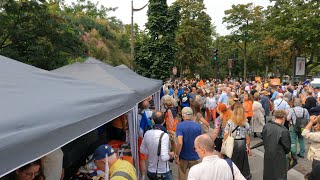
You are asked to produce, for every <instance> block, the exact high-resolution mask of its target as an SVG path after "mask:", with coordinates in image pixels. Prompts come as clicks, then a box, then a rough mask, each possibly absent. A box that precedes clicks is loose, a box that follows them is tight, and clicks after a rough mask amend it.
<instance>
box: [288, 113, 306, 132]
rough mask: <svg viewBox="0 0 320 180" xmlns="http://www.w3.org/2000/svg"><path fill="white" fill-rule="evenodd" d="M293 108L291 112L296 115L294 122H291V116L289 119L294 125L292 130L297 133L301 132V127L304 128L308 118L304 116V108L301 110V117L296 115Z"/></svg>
mask: <svg viewBox="0 0 320 180" xmlns="http://www.w3.org/2000/svg"><path fill="white" fill-rule="evenodd" d="M292 110H293V113H294V115H295V116H296V124H293V120H292V118H291V121H292V125H293V127H294V131H295V132H296V133H297V134H301V132H302V131H301V129H302V128H305V127H306V125H307V124H308V120H307V118H305V117H304V112H305V110H304V109H303V112H302V117H298V116H297V114H296V111H295V110H294V108H292Z"/></svg>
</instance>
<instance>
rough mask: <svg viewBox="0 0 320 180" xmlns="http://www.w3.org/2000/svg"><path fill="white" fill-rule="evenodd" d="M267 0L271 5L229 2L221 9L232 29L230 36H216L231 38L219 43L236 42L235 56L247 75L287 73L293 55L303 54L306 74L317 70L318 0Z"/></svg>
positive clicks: (319, 40)
mask: <svg viewBox="0 0 320 180" xmlns="http://www.w3.org/2000/svg"><path fill="white" fill-rule="evenodd" d="M271 2H272V3H273V5H271V6H269V7H268V8H267V9H262V7H260V6H254V5H253V4H252V3H249V4H238V5H233V6H232V8H231V9H230V10H227V11H225V17H224V18H223V20H224V22H225V23H227V25H228V29H230V30H232V33H231V37H229V36H224V37H219V38H218V39H217V40H216V41H218V40H219V39H220V41H221V39H226V40H227V39H230V38H231V41H225V42H226V44H223V46H227V47H229V46H231V45H232V44H235V45H236V46H237V49H239V51H240V52H241V53H240V54H239V56H238V57H237V58H238V59H236V60H237V61H240V60H241V61H243V62H244V64H243V66H244V67H243V68H241V69H242V70H243V71H244V72H245V71H248V74H249V75H250V76H254V75H258V76H263V75H264V76H267V75H268V74H269V73H271V74H272V75H275V76H280V77H281V76H283V75H285V74H286V75H291V74H292V71H293V60H294V58H295V57H296V56H305V57H307V66H308V68H307V71H306V72H307V74H308V73H309V72H310V74H317V67H318V66H319V65H320V64H319V63H320V55H319V52H320V51H319V48H320V38H319V35H320V26H319V22H320V16H319V13H320V11H319V10H320V2H319V1H316V0H308V1H306V0H271ZM215 43H216V42H215ZM220 49H221V48H220ZM227 51H228V53H232V52H231V50H227ZM220 54H221V51H220ZM246 62H248V63H246ZM246 64H248V67H247V66H246ZM222 65H223V66H227V64H222ZM234 74H237V73H234ZM245 76H247V75H245Z"/></svg>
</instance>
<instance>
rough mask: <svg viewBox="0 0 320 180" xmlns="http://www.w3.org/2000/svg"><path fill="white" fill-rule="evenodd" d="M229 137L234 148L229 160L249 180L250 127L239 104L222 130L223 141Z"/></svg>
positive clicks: (237, 103)
mask: <svg viewBox="0 0 320 180" xmlns="http://www.w3.org/2000/svg"><path fill="white" fill-rule="evenodd" d="M229 135H231V136H232V137H233V138H234V147H233V154H232V157H231V160H232V161H233V162H234V164H236V165H237V167H238V168H239V170H240V171H241V174H242V175H243V176H244V177H245V178H246V179H251V177H252V175H251V173H250V167H249V159H248V155H250V156H251V155H252V154H251V150H250V125H249V123H248V122H247V119H246V116H245V111H244V108H243V107H242V105H241V103H239V102H236V103H235V105H234V109H233V112H232V114H231V119H230V120H228V122H227V124H226V127H225V129H224V140H226V139H227V138H228V136H229Z"/></svg>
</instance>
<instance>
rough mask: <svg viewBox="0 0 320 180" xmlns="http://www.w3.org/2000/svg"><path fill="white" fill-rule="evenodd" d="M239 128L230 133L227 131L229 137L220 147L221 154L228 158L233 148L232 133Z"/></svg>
mask: <svg viewBox="0 0 320 180" xmlns="http://www.w3.org/2000/svg"><path fill="white" fill-rule="evenodd" d="M238 127H239V126H237V127H236V128H235V129H234V130H232V131H231V132H230V131H229V136H228V137H227V139H226V140H224V141H223V142H222V147H221V153H222V154H224V155H226V156H228V157H229V158H231V157H232V154H233V147H234V138H233V137H232V133H233V132H234V131H235V130H237V129H238Z"/></svg>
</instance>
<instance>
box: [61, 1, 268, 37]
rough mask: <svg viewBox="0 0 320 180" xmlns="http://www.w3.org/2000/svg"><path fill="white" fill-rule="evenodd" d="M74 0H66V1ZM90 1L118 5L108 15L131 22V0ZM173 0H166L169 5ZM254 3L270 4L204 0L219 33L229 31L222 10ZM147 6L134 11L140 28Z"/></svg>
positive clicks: (264, 3) (137, 5) (136, 3)
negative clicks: (234, 5)
mask: <svg viewBox="0 0 320 180" xmlns="http://www.w3.org/2000/svg"><path fill="white" fill-rule="evenodd" d="M68 1H69V2H70V1H75V0H67V2H68ZM91 1H92V2H100V4H102V5H104V6H106V7H118V9H117V10H116V11H115V12H112V13H109V15H110V16H116V17H117V18H118V19H120V20H121V21H122V22H123V23H125V24H130V23H131V0H100V1H99V0H91ZM174 1H175V0H167V3H168V4H169V5H170V4H171V3H172V2H174ZM250 2H252V3H254V4H255V5H260V6H263V7H267V6H268V5H271V3H270V2H269V0H204V3H205V6H206V9H207V13H208V14H209V15H210V17H211V19H212V23H214V25H215V26H216V31H217V32H218V33H219V34H220V35H228V34H230V31H228V30H227V28H226V26H227V24H223V23H222V18H223V17H224V11H225V10H228V9H231V6H232V5H233V4H246V3H250ZM147 3H148V0H133V6H134V8H136V9H138V8H141V7H143V6H144V5H145V4H147ZM147 20H148V17H147V7H146V8H145V9H143V10H141V11H138V12H134V22H135V23H137V24H138V25H139V26H140V28H144V24H145V23H146V22H147Z"/></svg>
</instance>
